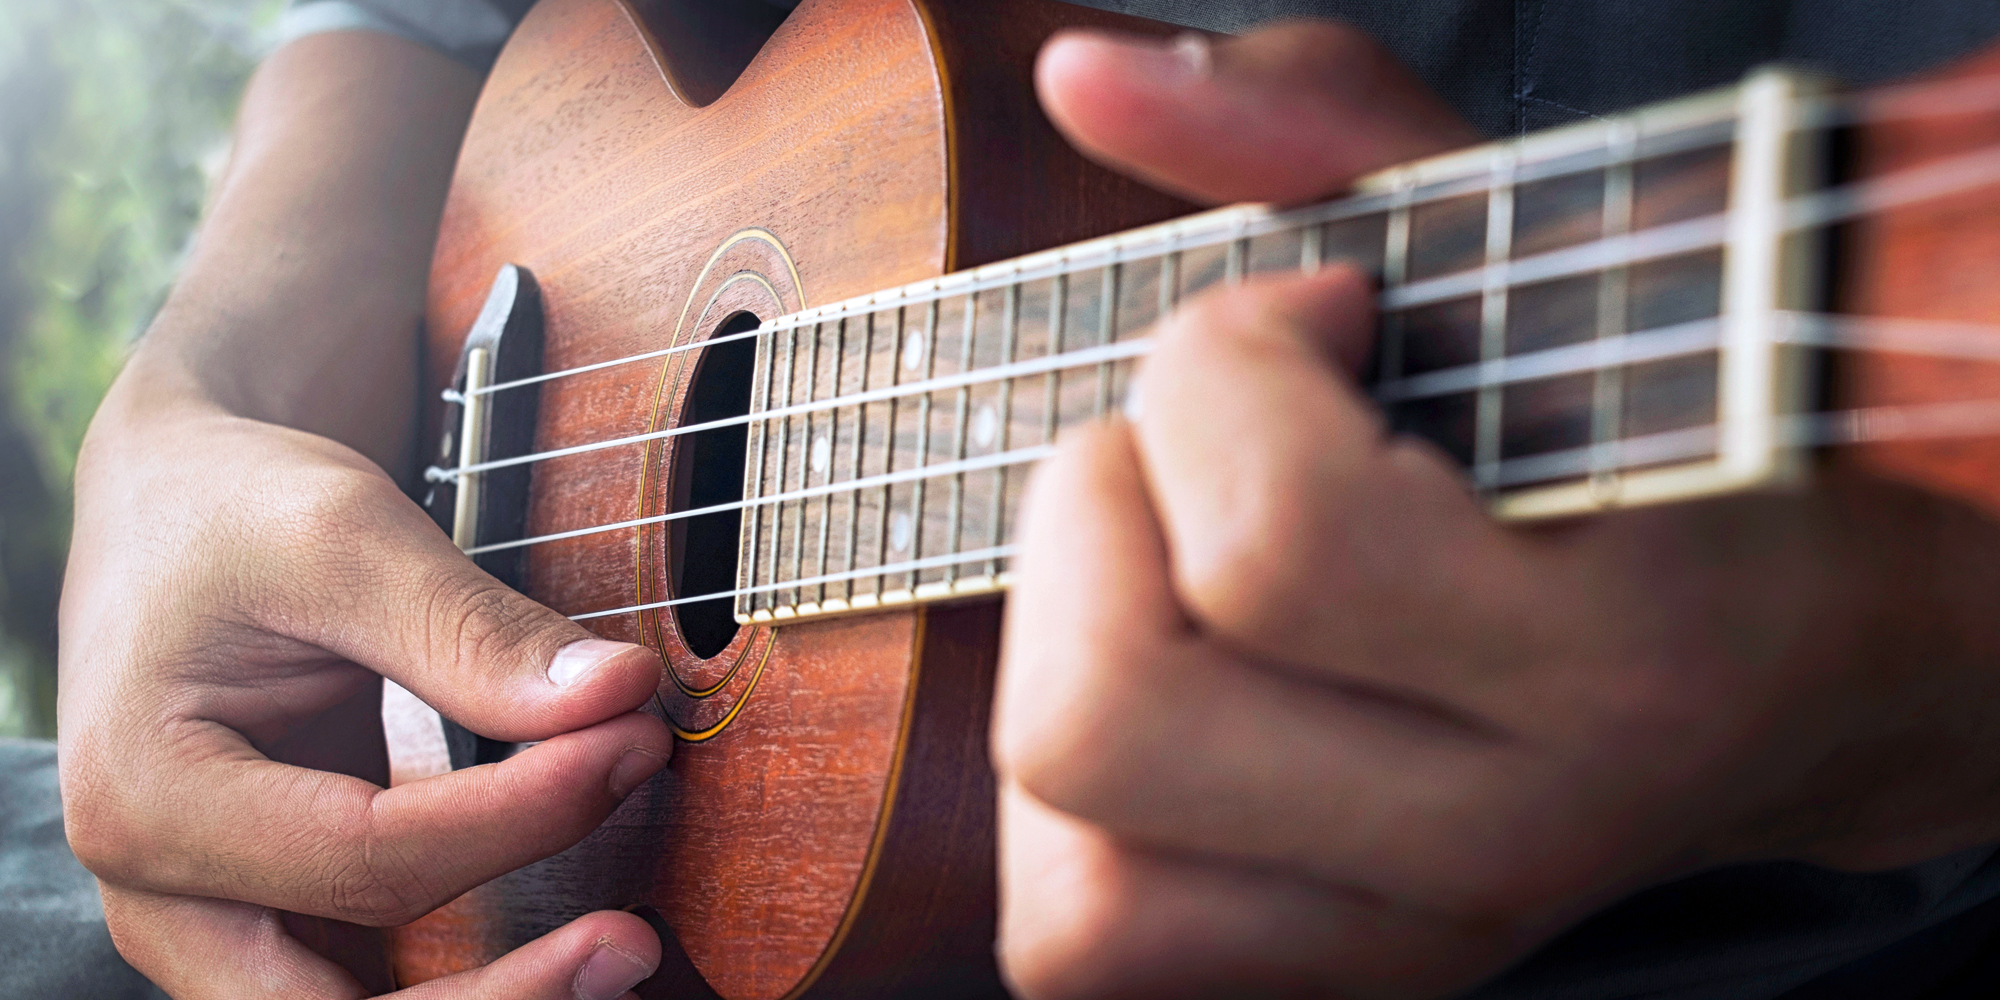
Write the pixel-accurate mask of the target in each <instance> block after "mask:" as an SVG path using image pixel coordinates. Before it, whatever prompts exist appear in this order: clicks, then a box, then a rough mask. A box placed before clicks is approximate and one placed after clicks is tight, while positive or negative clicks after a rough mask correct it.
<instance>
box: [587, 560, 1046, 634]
mask: <svg viewBox="0 0 2000 1000" xmlns="http://www.w3.org/2000/svg"><path fill="white" fill-rule="evenodd" d="M1016 549H1017V547H1016V546H1013V545H995V546H991V547H988V548H983V549H968V550H966V551H964V552H950V553H946V554H944V555H937V556H927V557H925V558H922V559H911V560H908V561H905V562H899V563H888V564H885V565H882V566H867V567H863V568H861V569H851V570H843V571H841V572H838V573H822V574H820V575H819V576H808V577H802V578H800V579H797V580H780V581H778V582H777V583H760V584H757V585H756V586H754V587H738V588H736V589H735V590H718V591H716V592H714V593H711V594H695V595H693V596H692V597H676V598H673V599H671V600H665V601H651V602H648V603H646V604H633V605H630V606H628V607H623V608H612V609H610V610H608V611H588V612H585V613H583V614H580V615H570V616H569V620H570V621H573V622H580V621H589V620H590V619H592V618H609V617H612V616H613V615H629V614H636V613H638V612H641V611H653V610H655V609H658V608H673V607H679V606H680V605H683V604H693V603H695V602H697V601H719V600H722V599H723V598H725V597H742V596H744V595H746V594H762V593H767V592H769V591H773V590H791V589H793V588H794V587H816V586H819V585H820V584H823V583H840V582H843V581H846V580H860V579H865V578H867V577H872V576H895V575H896V574H898V573H915V572H919V571H922V570H927V569H942V568H944V567H946V566H959V565H963V564H965V563H976V562H988V561H991V560H995V559H1012V558H1013V557H1014V556H1015V554H1016Z"/></svg>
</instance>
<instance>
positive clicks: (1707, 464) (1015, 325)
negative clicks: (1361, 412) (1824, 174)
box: [736, 71, 1819, 622]
mask: <svg viewBox="0 0 2000 1000" xmlns="http://www.w3.org/2000/svg"><path fill="white" fill-rule="evenodd" d="M1806 87H1807V84H1806V83H1805V82H1804V81H1803V80H1802V79H1801V78H1800V77H1797V76H1795V75H1792V74H1788V73H1784V72H1780V71H1763V72H1760V73H1758V74H1756V75H1754V76H1752V77H1751V78H1750V79H1748V80H1746V81H1745V82H1744V83H1743V84H1741V85H1739V86H1736V87H1731V88H1728V89H1726V90H1721V91H1716V92H1712V93H1707V94H1703V95H1698V96H1695V97H1691V98H1687V99H1683V100H1680V101H1675V102H1672V103H1668V104H1664V105H1660V106H1657V107H1652V108H1647V109H1643V110H1640V111H1637V112H1634V113H1631V114H1627V115H1624V116H1621V117H1618V118H1614V119H1610V120H1604V121H1592V122H1588V123H1584V124H1579V125H1575V126H1570V127H1567V128H1562V129H1558V130H1554V131H1551V132H1547V133H1543V134H1539V135H1535V136H1530V137H1527V138H1524V139H1521V140H1518V141H1510V142H1502V143H1494V144H1490V145H1486V146H1481V147H1476V148H1472V149H1468V150H1465V151H1461V152H1458V153H1453V154H1449V155H1446V156H1442V157H1438V158H1434V159H1430V160H1425V161H1421V162H1418V163H1413V164H1410V165H1407V166H1403V167H1399V168H1395V169H1392V170H1388V171H1385V172H1383V173H1380V174H1376V175H1373V176H1371V177H1368V178H1366V179H1364V180H1362V181H1361V182H1360V183H1359V184H1357V185H1356V186H1355V188H1354V191H1353V193H1352V194H1351V195H1350V196H1348V197H1345V198H1342V199H1338V200H1335V201H1331V202H1327V203H1324V204H1320V205H1315V206H1311V207H1307V208H1302V209H1296V210H1289V211H1281V210H1277V209H1274V208H1271V207H1268V206H1239V207H1234V208H1228V209H1223V210H1219V211H1215V212H1209V213H1205V214H1202V215H1196V216H1192V217H1189V218H1186V219H1182V220H1179V221H1175V222H1172V223H1167V224H1164V225H1159V226H1152V227H1148V228H1145V229H1140V230H1135V231H1132V232H1127V233H1122V234H1119V235H1115V236H1111V237H1106V238H1103V239H1098V240H1093V241H1089V242H1085V243H1080V244H1075V245H1072V246H1067V247H1062V248H1059V249H1056V250H1051V251H1047V252H1044V253H1038V254H1034V255H1030V256H1027V257H1022V258H1018V259H1015V260H1010V261H1003V262H1000V263H996V264H992V265H988V266H986V267H981V268H978V269H975V270H971V271H965V272H960V273H956V274H952V275H947V276H945V277H942V278H939V279H936V280H933V281H926V282H921V283H918V284H915V285H911V286H907V287H904V288H900V289H894V290H889V291H885V292H880V293H876V294H874V295H870V296H864V297H862V298H858V299H854V300H850V301H847V302H842V303H838V304H835V305H831V306H826V307H823V308H819V309H813V310H808V311H805V312H802V313H798V314H794V315H792V316H787V317H783V318H781V319H779V320H774V321H772V322H771V323H768V324H766V331H765V332H763V333H761V334H760V335H759V338H758V348H757V350H758V355H757V374H756V380H755V383H754V387H753V390H752V403H751V412H752V416H753V418H754V420H753V423H752V424H751V425H750V433H749V442H748V445H749V451H748V461H747V464H746V474H745V479H744V482H745V490H744V492H745V498H746V500H747V501H749V502H750V505H749V506H748V507H747V509H746V511H745V516H744V518H743V521H742V535H741V549H740V554H739V562H738V584H737V585H738V587H739V589H740V591H742V593H740V595H739V596H738V598H737V606H736V615H737V618H738V620H739V621H743V622H762V621H771V620H783V619H793V618H799V617H808V616H814V615H820V614H828V613H838V612H845V611H853V610H862V609H867V608H871V607H877V606H883V605H893V604H901V603H909V602H916V601H927V600H937V599H943V598H952V597H960V596H965V595H970V594H978V593H985V592H990V591H994V590H999V589H1002V588H1004V587H1005V586H1006V584H1007V581H1008V570H1007V567H1008V562H1009V558H1010V556H1011V555H1012V552H1013V540H1014V525H1015V520H1016V515H1017V513H1018V511H1019V508H1020V500H1021V495H1022V488H1023V486H1024V481H1025V479H1026V474H1027V471H1028V467H1029V466H1030V465H1031V464H1032V463H1033V462H1035V461H1037V460H1038V459H1040V458H1042V457H1044V456H1046V455H1047V454H1049V453H1050V451H1051V449H1052V447H1053V445H1054V442H1055V441H1056V440H1057V438H1058V437H1059V436H1060V435H1061V433H1062V431H1063V430H1064V429H1065V428H1067V427H1070V426H1072V425H1075V424H1077V423H1081V422H1085V421H1092V420H1099V419H1102V418H1103V417H1105V416H1106V415H1107V414H1108V413H1110V412H1112V411H1113V410H1116V409H1117V408H1119V407H1120V406H1121V405H1122V403H1123V401H1124V399H1125V396H1126V389H1127V386H1128V385H1129V384H1130V380H1131V375H1132V370H1133V366H1134V365H1135V364H1136V363H1137V361H1138V359H1139V358H1140V357H1141V356H1142V355H1143V354H1144V353H1145V350H1146V346H1147V343H1146V340H1145V336H1146V333H1147V332H1148V328H1149V327H1150V325H1151V324H1152V323H1153V322H1154V321H1155V320H1156V319H1158V318H1159V317H1160V316H1162V315H1164V314H1165V313H1167V312H1169V311H1171V310H1172V309H1173V308H1174V306H1175V305H1176V303H1178V302H1179V301H1180V300H1181V299H1183V298H1185V297H1188V296H1191V295H1194V294H1196V293H1199V292H1200V291H1202V290H1203V289H1206V288H1208V287H1211V286H1214V285H1218V284H1225V283H1231V282H1236V281H1241V280H1243V279H1244V278H1245V277H1248V276H1251V275H1258V274H1277V273H1287V272H1289V273H1297V272H1311V271H1315V270H1317V269H1318V268H1320V267H1323V266H1326V265H1328V264H1332V263H1343V264H1348V265H1352V266H1356V267H1360V268H1362V269H1364V270H1366V271H1368V272H1370V273H1372V274H1374V275H1376V276H1378V277H1379V280H1380V283H1381V288H1382V291H1381V296H1380V307H1381V314H1380V320H1379V323H1380V340H1379V346H1378V349H1377V351H1376V361H1375V363H1374V365H1373V366H1372V367H1373V369H1374V370H1373V371H1372V372H1371V373H1370V381H1371V382H1372V390H1373V392H1374V394H1375V396H1376V398H1377V399H1378V401H1380V402H1381V403H1382V404H1383V405H1384V407H1385V409H1386V410H1387V413H1388V415H1389V417H1390V419H1391V421H1392V424H1393V426H1395V427H1396V428H1397V429H1398V430H1400V431H1403V432H1408V433H1414V434H1418V435H1421V436H1423V437H1426V438H1428V439H1430V440H1431V441H1433V442H1435V443H1436V444H1438V445H1439V446H1440V447H1442V448H1443V449H1444V450H1445V451H1446V452H1448V453H1449V454H1451V455H1452V456H1454V457H1455V458H1457V459H1458V460H1459V461H1460V462H1461V463H1462V464H1463V465H1464V467H1465V468H1466V470H1467V475H1468V478H1469V480H1470V483H1471V486H1472V488H1473V489H1475V490H1477V491H1478V492H1480V493H1481V494H1482V495H1484V496H1486V497H1487V498H1488V499H1489V501H1490V503H1491V506H1492V509H1493V511H1494V513H1495V514H1496V515H1497V516H1499V517H1502V518H1507V519H1527V518H1544V517H1555V516H1563V515H1571V514H1577V513H1582V512H1587V511H1592V510H1601V509H1606V508H1612V507H1619V506H1628V505H1633V504H1642V503H1658V502H1665V501H1672V500H1682V499H1689V498H1693V497H1698V496H1706V495H1713V494H1718V493H1725V492H1734V491H1738V490H1744V489H1752V488H1757V487H1760V486H1768V485H1772V484H1777V483H1783V482H1787V481H1791V480H1795V479H1796V478H1797V477H1798V476H1799V475H1800V474H1801V471H1802V469H1803V464H1802V462H1801V461H1800V460H1799V458H1798V449H1796V448H1794V447H1790V446H1789V445H1788V442H1786V441H1785V440H1784V435H1783V433H1782V429H1781V421H1782V419H1783V418H1784V417H1785V416H1786V415H1787V414H1790V413H1793V412H1795V411H1796V410H1797V409H1798V408H1799V407H1800V406H1801V405H1802V402H1803V401H1804V400H1805V398H1806V396H1807V392H1806V389H1807V372H1806V365H1805V364H1804V363H1803V362H1802V361H1801V360H1800V357H1799V356H1798V355H1799V353H1800V352H1798V351H1796V350H1792V349H1788V348H1787V347H1786V346H1785V345H1784V344H1782V343H1781V337H1780V335H1779V329H1780V326H1781V325H1782V323H1781V321H1782V318H1783V317H1784V315H1786V313H1787V311H1788V310H1795V309H1800V308H1806V307H1808V306H1810V305H1812V304H1813V302H1812V300H1813V298H1814V296H1815V295H1816V294H1817V292H1818V285H1819V282H1818V275H1817V274H1816V273H1815V268H1816V265H1817V264H1818V261H1819V255H1818V254H1817V253H1816V252H1815V250H1814V248H1813V246H1812V245H1811V235H1810V234H1809V233H1808V232H1804V231H1795V229H1796V227H1793V226H1791V225H1789V224H1788V219H1787V216H1786V209H1787V206H1788V203H1789V202H1790V200H1791V199H1793V198H1794V197H1795V196H1797V195H1798V194H1799V193H1800V192H1803V191H1806V190H1809V189H1810V188H1811V187H1812V186H1813V185H1815V184H1816V183H1817V181H1818V173H1819V163H1818V158H1817V155H1816V150H1817V147H1818V145H1819V143H1818V142H1817V141H1816V140H1815V138H1814V136H1815V132H1814V130H1812V129H1809V128H1805V127H1802V126H1803V125H1804V124H1806V122H1805V121H1804V120H1805V119H1807V118H1809V117H1811V115H1810V114H1809V109H1810V108H1812V107H1814V106H1816V105H1815V104H1814V103H1813V102H1811V101H1810V100H1809V98H1808V96H1807V95H1806V94H1805V92H1804V91H1805V89H1806Z"/></svg>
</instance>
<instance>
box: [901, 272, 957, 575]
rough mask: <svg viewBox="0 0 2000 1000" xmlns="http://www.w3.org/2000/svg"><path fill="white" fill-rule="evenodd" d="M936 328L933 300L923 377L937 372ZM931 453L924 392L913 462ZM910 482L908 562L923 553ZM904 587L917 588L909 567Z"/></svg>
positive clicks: (920, 512) (920, 507)
mask: <svg viewBox="0 0 2000 1000" xmlns="http://www.w3.org/2000/svg"><path fill="white" fill-rule="evenodd" d="M966 308H967V309H970V308H972V303H971V302H969V301H968V302H967V303H966ZM937 328H938V304H937V303H936V302H932V303H931V304H930V308H929V309H927V310H925V313H924V363H923V364H924V377H925V378H929V377H931V374H932V373H933V372H935V371H937ZM930 454H931V394H930V393H928V392H927V393H924V394H923V395H922V396H921V397H919V398H918V400H917V460H916V464H917V465H918V466H924V465H929V464H930ZM910 485H911V495H910V510H909V513H908V514H907V515H905V516H907V517H908V518H909V519H910V555H909V558H910V560H911V561H913V562H914V561H915V560H917V559H918V558H920V557H921V556H922V555H923V550H924V480H921V479H919V480H917V481H916V482H914V483H912V484H910ZM903 589H905V590H907V591H910V592H911V593H915V592H916V589H917V571H916V570H911V571H910V572H909V575H908V577H907V578H906V579H905V581H904V583H903Z"/></svg>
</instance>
